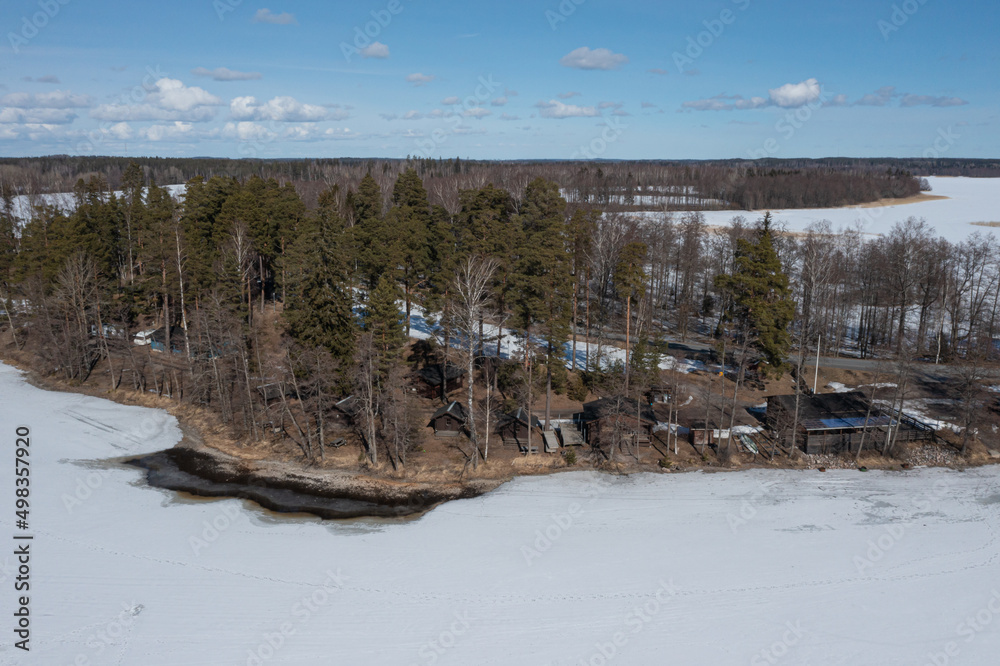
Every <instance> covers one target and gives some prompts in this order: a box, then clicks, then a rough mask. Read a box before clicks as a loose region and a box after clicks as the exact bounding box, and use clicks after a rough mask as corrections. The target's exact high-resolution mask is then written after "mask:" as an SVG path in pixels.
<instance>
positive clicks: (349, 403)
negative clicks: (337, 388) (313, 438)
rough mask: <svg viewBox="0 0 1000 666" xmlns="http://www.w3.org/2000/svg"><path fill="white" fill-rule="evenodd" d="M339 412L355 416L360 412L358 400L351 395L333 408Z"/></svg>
mask: <svg viewBox="0 0 1000 666" xmlns="http://www.w3.org/2000/svg"><path fill="white" fill-rule="evenodd" d="M333 408H334V409H336V410H337V411H339V412H342V413H344V414H347V415H348V416H354V415H355V414H356V413H357V412H358V400H357V398H355V397H354V396H353V395H349V396H347V397H346V398H344V399H343V400H341V401H340V402H338V403H337V404H335V405H334V406H333Z"/></svg>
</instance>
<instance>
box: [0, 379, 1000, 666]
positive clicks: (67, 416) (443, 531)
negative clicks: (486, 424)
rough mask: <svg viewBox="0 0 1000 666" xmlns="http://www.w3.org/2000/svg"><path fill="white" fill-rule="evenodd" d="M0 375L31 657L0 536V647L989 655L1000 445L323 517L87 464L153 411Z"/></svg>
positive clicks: (533, 658) (205, 652) (312, 658)
mask: <svg viewBox="0 0 1000 666" xmlns="http://www.w3.org/2000/svg"><path fill="white" fill-rule="evenodd" d="M0 396H2V400H0V441H3V442H4V445H5V447H6V449H5V450H6V451H7V456H8V461H7V462H6V463H5V464H3V465H2V469H3V473H2V478H0V507H3V509H4V510H3V511H0V524H2V526H3V530H4V533H5V536H4V538H7V539H8V540H9V539H10V536H11V532H12V531H13V528H14V526H13V519H14V516H13V514H14V506H13V505H14V497H13V494H14V493H13V489H14V483H13V478H14V477H13V460H11V459H12V458H13V457H14V456H13V440H14V430H15V427H16V426H18V425H27V426H29V427H30V428H31V433H32V434H31V437H32V439H31V447H30V448H31V469H32V476H31V479H32V486H31V487H32V496H31V497H32V508H31V510H32V514H31V530H30V531H31V532H32V533H34V535H35V539H34V541H33V542H32V546H31V548H32V561H31V565H32V570H31V585H32V587H31V591H30V597H31V599H30V607H31V618H32V628H33V632H34V633H33V635H32V643H31V646H32V650H31V652H30V653H27V654H25V653H22V652H21V651H20V650H16V649H14V648H13V646H12V639H11V636H12V628H13V619H12V615H11V613H12V608H13V605H14V601H15V592H14V590H13V587H12V577H13V576H14V575H15V574H14V569H13V567H14V566H15V562H14V557H13V556H12V555H9V554H8V555H0V563H2V564H3V577H4V578H5V581H4V583H3V585H0V607H2V608H3V613H2V615H3V617H6V618H7V619H6V622H7V623H8V625H7V627H4V628H3V636H4V638H3V639H2V642H0V663H3V664H29V665H34V664H39V665H42V664H44V665H46V666H49V665H63V664H65V665H69V664H81V665H82V664H116V665H117V664H129V665H130V664H135V665H138V666H157V665H169V666H175V665H177V664H185V665H192V666H197V665H205V666H209V665H211V666H219V665H223V664H233V665H244V664H247V665H253V664H256V665H258V666H259V665H262V664H268V665H270V664H289V665H296V666H299V665H304V664H324V665H326V664H350V665H352V666H353V665H361V664H400V665H404V666H405V665H411V664H421V665H430V664H462V665H469V664H517V665H520V664H549V665H564V666H578V665H579V664H587V665H593V666H598V665H600V664H656V665H660V664H709V665H712V666H719V665H726V664H751V665H753V664H782V663H783V664H823V665H828V664H843V665H845V666H859V665H866V664H871V665H873V666H874V665H878V666H887V665H891V664H899V665H903V664H906V665H912V664H945V663H947V664H995V663H997V657H996V655H997V654H998V651H1000V519H998V513H1000V474H998V469H997V468H984V469H978V470H973V471H968V472H952V471H944V470H921V471H914V472H906V473H888V474H883V473H867V474H863V473H859V472H847V471H843V472H831V473H826V474H821V473H819V472H801V473H799V472H790V471H778V472H751V473H723V474H678V475H644V476H638V477H629V478H615V477H610V476H602V475H597V474H591V473H573V474H565V475H557V476H552V477H546V478H524V479H518V480H516V481H514V482H512V483H510V484H507V485H506V486H504V487H503V488H501V489H500V490H498V491H497V492H494V493H492V494H490V495H488V496H485V497H481V498H477V499H472V500H465V501H459V502H452V503H449V504H446V505H443V506H441V507H439V508H437V509H436V510H434V511H432V512H430V513H429V514H426V515H424V516H423V517H421V518H419V519H416V520H412V521H409V522H372V521H359V522H353V523H347V524H333V523H322V522H320V521H318V520H315V519H308V518H276V517H275V516H273V515H272V514H267V513H265V512H262V511H259V510H256V509H255V508H254V507H252V506H246V505H244V504H243V503H242V502H240V501H237V500H224V501H192V500H185V499H179V498H177V496H176V495H175V494H173V493H170V492H167V491H161V490H155V489H151V488H148V487H146V486H145V485H144V483H143V482H142V473H141V472H140V471H139V470H137V469H131V468H125V467H118V466H113V465H112V466H109V465H107V464H105V463H102V462H100V461H102V460H104V459H106V458H110V457H120V456H124V455H126V454H137V453H148V452H152V451H156V450H159V449H162V448H165V447H169V446H171V445H173V444H174V443H175V442H176V441H178V439H179V438H180V432H179V430H178V428H177V424H176V422H175V421H174V420H173V419H172V418H171V417H169V416H167V415H166V414H164V413H163V412H160V411H156V410H148V409H139V408H130V407H123V406H120V405H117V404H114V403H111V402H108V401H104V400H99V399H95V398H89V397H84V396H79V395H75V394H68V393H54V392H46V391H41V390H39V389H36V388H33V387H31V386H30V385H28V384H26V383H25V382H24V380H23V379H22V378H21V376H20V374H19V373H18V372H17V371H16V370H14V369H12V368H10V367H8V366H4V365H0ZM10 543H11V542H10V541H8V544H10ZM12 551H13V548H10V547H8V548H5V549H4V550H3V552H5V553H11V552H12Z"/></svg>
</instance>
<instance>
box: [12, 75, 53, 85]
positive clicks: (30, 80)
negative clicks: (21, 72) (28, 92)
mask: <svg viewBox="0 0 1000 666" xmlns="http://www.w3.org/2000/svg"><path fill="white" fill-rule="evenodd" d="M21 80H22V81H25V82H27V83H56V84H58V83H60V81H59V77H58V76H56V75H54V74H46V75H45V76H39V77H38V78H37V79H35V78H32V77H30V76H22V77H21Z"/></svg>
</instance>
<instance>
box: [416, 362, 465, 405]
mask: <svg viewBox="0 0 1000 666" xmlns="http://www.w3.org/2000/svg"><path fill="white" fill-rule="evenodd" d="M415 384H416V388H417V393H418V394H419V395H421V396H422V397H424V398H428V399H434V398H440V399H441V400H444V399H445V398H446V397H447V395H448V394H449V393H451V392H452V391H457V390H459V389H460V388H463V387H464V386H465V370H463V369H462V368H460V367H458V366H457V365H452V364H451V363H447V364H442V363H435V364H433V365H428V366H427V367H426V368H424V369H423V370H418V371H417V372H416V374H415Z"/></svg>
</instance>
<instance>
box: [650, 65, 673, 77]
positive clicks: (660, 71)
mask: <svg viewBox="0 0 1000 666" xmlns="http://www.w3.org/2000/svg"><path fill="white" fill-rule="evenodd" d="M646 71H647V72H649V73H650V74H656V75H657V76H666V75H667V74H669V73H670V72H669V71H667V70H665V69H661V68H659V67H654V68H653V69H647V70H646Z"/></svg>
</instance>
